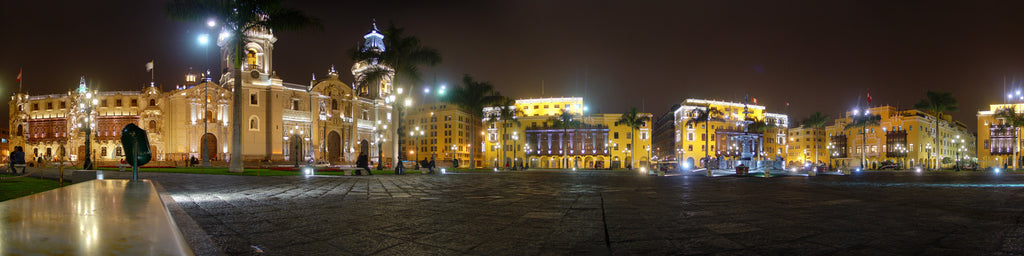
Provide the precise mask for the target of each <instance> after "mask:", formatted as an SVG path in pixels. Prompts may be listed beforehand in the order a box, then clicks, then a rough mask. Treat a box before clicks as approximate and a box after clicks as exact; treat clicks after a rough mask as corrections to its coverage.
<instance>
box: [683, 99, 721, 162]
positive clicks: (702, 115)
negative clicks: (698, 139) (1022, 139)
mask: <svg viewBox="0 0 1024 256" xmlns="http://www.w3.org/2000/svg"><path fill="white" fill-rule="evenodd" d="M686 114H687V115H689V116H690V119H687V120H686V125H687V126H690V125H696V124H698V123H704V161H703V162H704V168H708V171H710V170H711V169H710V168H709V167H708V163H709V161H710V160H711V157H710V155H709V152H711V148H710V147H709V145H710V140H711V133H710V132H709V131H710V130H709V127H710V126H711V125H710V124H711V121H720V120H722V116H723V115H725V113H722V111H721V110H718V109H717V108H712V107H711V105H707V106H704V108H695V109H693V110H690V112H688V113H686Z"/></svg>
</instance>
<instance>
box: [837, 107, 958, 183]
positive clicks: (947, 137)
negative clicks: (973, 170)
mask: <svg viewBox="0 0 1024 256" xmlns="http://www.w3.org/2000/svg"><path fill="white" fill-rule="evenodd" d="M865 114H866V115H871V116H879V117H880V118H879V121H878V123H877V124H870V125H866V126H863V127H860V126H856V125H851V123H853V121H854V118H855V117H857V116H858V115H865ZM825 131H826V133H827V136H828V145H827V146H826V148H827V149H828V150H829V155H830V156H831V159H830V160H831V162H830V164H831V165H832V166H837V167H840V168H842V167H858V166H860V161H861V158H864V159H865V166H866V167H867V168H882V167H883V166H886V165H887V164H892V165H895V166H897V167H899V166H902V167H904V168H910V167H914V166H922V167H926V168H936V167H940V168H949V167H952V166H953V164H952V163H953V162H955V160H956V159H958V158H959V159H962V160H970V159H973V158H974V156H975V152H976V147H975V145H976V143H975V142H976V140H975V136H974V134H973V133H971V132H970V131H968V130H967V126H966V125H964V124H963V123H961V122H957V121H954V120H952V116H950V115H944V116H943V118H942V119H940V121H939V129H938V143H936V142H935V140H936V139H935V138H934V137H933V136H934V135H935V131H936V129H935V116H934V115H932V114H929V113H926V112H923V111H920V110H915V109H911V110H897V109H896V108H895V107H891V106H881V107H874V108H870V109H867V110H866V112H864V113H860V112H859V111H857V110H854V111H849V112H846V113H845V116H843V117H842V118H837V119H836V120H835V123H833V124H832V125H830V126H827V127H826V128H825ZM946 158H948V160H946V161H943V159H946Z"/></svg>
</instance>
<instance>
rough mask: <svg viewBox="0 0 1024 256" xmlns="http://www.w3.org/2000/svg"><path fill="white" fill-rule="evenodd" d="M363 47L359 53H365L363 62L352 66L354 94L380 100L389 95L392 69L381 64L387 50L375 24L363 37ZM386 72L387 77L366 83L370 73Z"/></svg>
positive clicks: (392, 74)
mask: <svg viewBox="0 0 1024 256" xmlns="http://www.w3.org/2000/svg"><path fill="white" fill-rule="evenodd" d="M363 39H364V41H363V46H362V47H360V51H361V52H363V53H365V55H366V56H369V58H366V59H364V60H361V61H358V62H356V64H354V65H352V75H353V76H355V78H356V85H355V87H356V93H357V94H358V95H359V96H362V97H367V98H371V99H380V98H383V97H384V96H386V95H388V94H390V93H391V89H392V88H391V79H392V78H393V77H394V72H395V71H394V69H392V68H391V67H389V66H387V64H385V63H383V62H381V59H380V58H379V56H382V55H383V54H384V52H385V51H386V50H387V48H386V47H385V45H384V35H383V34H381V33H380V30H378V29H377V23H376V22H374V23H373V28H372V29H370V33H367V34H366V35H364V36H363ZM379 72H387V75H385V76H384V77H383V79H380V80H379V81H366V78H367V76H369V75H371V73H379Z"/></svg>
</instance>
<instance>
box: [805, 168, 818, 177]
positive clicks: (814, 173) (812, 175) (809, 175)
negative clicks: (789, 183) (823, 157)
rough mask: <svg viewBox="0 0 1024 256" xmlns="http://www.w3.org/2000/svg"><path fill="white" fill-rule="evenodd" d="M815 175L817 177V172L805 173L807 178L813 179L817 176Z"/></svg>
mask: <svg viewBox="0 0 1024 256" xmlns="http://www.w3.org/2000/svg"><path fill="white" fill-rule="evenodd" d="M817 175H818V172H816V171H814V170H811V171H809V172H807V176H808V177H814V176H817Z"/></svg>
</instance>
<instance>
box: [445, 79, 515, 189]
mask: <svg viewBox="0 0 1024 256" xmlns="http://www.w3.org/2000/svg"><path fill="white" fill-rule="evenodd" d="M501 99H502V97H501V95H498V94H497V93H496V92H495V91H494V86H493V85H491V84H490V83H488V82H478V81H476V80H473V77H471V76H469V75H465V76H463V77H462V84H461V85H459V86H455V88H452V90H451V92H450V93H448V94H447V95H445V97H444V101H445V102H448V103H451V104H455V105H456V106H459V107H461V108H462V109H463V110H465V111H466V112H469V115H470V118H469V119H470V120H469V133H470V135H469V136H470V139H469V168H470V169H474V168H476V161H475V160H474V159H475V157H473V155H475V151H473V148H474V147H476V146H474V145H477V138H478V136H477V135H475V132H476V124H477V122H478V121H479V120H481V118H482V116H483V115H484V113H483V111H484V106H489V105H492V104H494V103H495V102H498V101H499V100H501Z"/></svg>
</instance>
